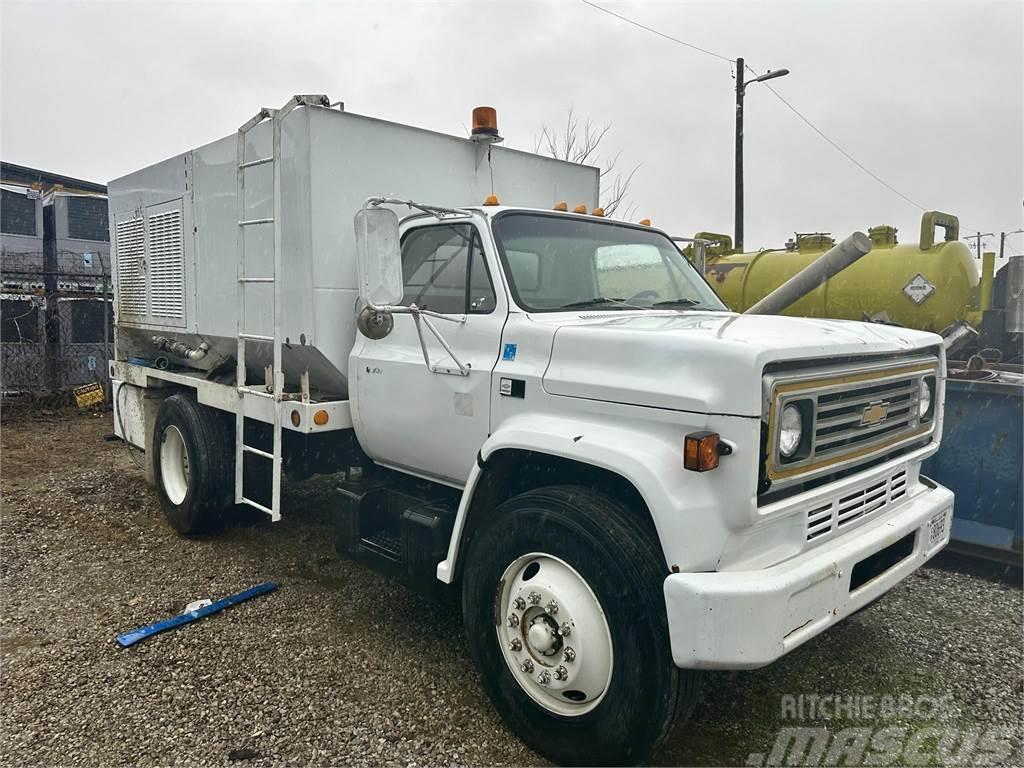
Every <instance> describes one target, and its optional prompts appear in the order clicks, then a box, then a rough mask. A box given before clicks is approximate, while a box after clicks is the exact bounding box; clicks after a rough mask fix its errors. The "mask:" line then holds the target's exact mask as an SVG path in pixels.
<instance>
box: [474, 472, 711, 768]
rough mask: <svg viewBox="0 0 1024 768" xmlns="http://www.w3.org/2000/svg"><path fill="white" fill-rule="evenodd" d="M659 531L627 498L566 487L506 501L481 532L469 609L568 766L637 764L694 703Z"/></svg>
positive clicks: (506, 692) (536, 736)
mask: <svg viewBox="0 0 1024 768" xmlns="http://www.w3.org/2000/svg"><path fill="white" fill-rule="evenodd" d="M663 564H664V558H663V555H662V553H661V548H660V546H658V542H657V539H656V536H655V535H654V533H653V531H651V530H649V527H648V526H645V525H644V524H642V523H641V522H640V520H639V519H638V518H637V516H635V515H633V514H632V513H631V512H630V511H629V510H628V509H626V508H625V507H624V506H623V505H622V504H621V503H619V502H618V501H616V500H614V499H612V498H610V497H608V496H605V495H603V494H600V493H596V492H594V491H590V490H588V489H582V488H575V487H568V486H563V487H553V488H545V489H541V490H537V491H531V492H529V493H525V494H522V495H520V496H517V497H515V498H513V499H510V500H509V501H507V502H505V503H504V504H502V505H501V506H500V507H499V508H498V509H497V510H496V511H495V516H494V520H493V522H491V523H490V524H489V525H488V527H487V528H486V529H485V530H484V531H482V532H481V533H480V534H479V535H478V536H477V537H476V539H475V540H474V541H473V543H472V545H471V547H470V551H469V552H468V554H467V560H466V570H465V573H464V578H463V612H464V615H465V619H466V629H467V633H468V635H469V645H470V650H471V653H472V654H473V656H474V660H475V661H476V663H477V666H478V668H479V671H480V675H481V678H482V680H483V684H484V687H485V688H486V690H487V692H488V694H489V695H490V697H491V699H492V701H493V702H494V704H495V707H496V708H497V709H498V711H499V712H500V714H501V715H502V717H503V718H504V719H505V721H506V722H507V723H508V724H509V725H510V726H511V727H512V729H513V730H514V731H515V732H516V733H517V734H518V735H519V737H520V738H522V739H523V741H525V742H526V743H527V744H528V745H529V746H530V747H532V748H533V749H535V750H536V751H538V752H540V753H542V754H544V755H546V756H547V757H549V758H551V759H552V760H554V761H556V762H558V763H563V764H589V765H597V764H624V763H636V762H638V761H641V760H643V759H644V758H646V757H647V756H648V754H649V753H650V752H651V750H652V749H654V748H655V747H656V746H657V745H658V744H659V743H660V742H661V740H662V739H663V738H664V737H665V736H666V735H667V734H668V733H669V731H670V730H671V728H672V726H673V724H674V723H675V722H676V721H677V720H678V719H679V718H680V717H681V716H683V715H685V714H688V712H689V711H690V709H692V706H693V704H694V702H695V701H696V695H697V680H698V678H697V673H695V672H689V671H685V670H679V669H677V668H676V667H675V666H674V665H673V664H672V658H671V650H670V647H669V639H668V622H667V618H666V616H665V606H664V598H663V597H662V582H663V581H664V578H665V567H664V565H663Z"/></svg>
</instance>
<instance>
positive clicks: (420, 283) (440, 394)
mask: <svg viewBox="0 0 1024 768" xmlns="http://www.w3.org/2000/svg"><path fill="white" fill-rule="evenodd" d="M498 274H499V273H498V262H497V256H496V254H495V253H494V250H493V245H492V244H491V241H490V238H489V237H488V236H487V232H486V231H485V230H483V229H482V228H481V227H480V226H479V224H478V222H476V221H470V220H468V219H458V220H448V221H437V220H434V219H429V220H426V221H423V222H422V223H420V222H414V223H412V224H411V225H408V226H407V227H406V228H405V229H404V231H403V233H402V275H403V281H404V287H405V295H404V298H403V301H402V303H403V305H405V306H409V305H410V304H413V303H415V304H416V306H418V307H420V308H421V309H426V310H430V311H432V312H437V313H440V314H442V315H444V316H445V317H446V318H449V319H450V320H451V321H446V320H442V319H438V318H431V319H430V322H431V323H432V324H433V325H434V327H435V328H437V330H438V331H439V332H440V333H441V335H442V336H443V337H444V339H445V341H446V342H447V343H448V345H449V347H450V348H451V350H452V352H453V353H454V355H455V357H457V358H458V361H459V362H461V363H463V364H464V365H467V366H468V367H469V372H468V374H467V375H462V374H461V373H460V372H459V369H458V365H457V364H456V361H455V360H453V359H452V357H451V356H450V355H449V354H448V353H447V352H446V351H445V350H444V347H442V345H441V344H440V343H439V342H438V341H437V339H436V338H435V337H434V336H433V334H432V333H431V332H430V331H429V329H428V328H427V327H426V326H425V325H424V326H422V327H421V329H420V330H421V331H422V342H421V335H420V334H419V333H417V328H416V320H415V318H413V317H412V316H411V315H408V314H395V315H393V316H392V318H393V320H394V327H393V329H392V331H391V333H389V334H388V335H387V336H385V337H384V338H382V339H378V340H374V339H370V338H367V337H365V336H362V335H361V334H360V335H359V337H358V338H357V339H356V344H355V346H354V348H353V352H352V358H351V360H350V377H349V387H350V389H354V392H353V400H354V407H353V410H352V412H353V419H354V422H355V426H356V434H357V435H358V436H359V442H360V444H361V445H362V447H363V450H365V451H366V453H367V454H369V455H370V457H371V458H373V459H374V460H375V461H377V462H378V463H379V464H383V465H385V466H390V467H393V468H396V469H403V470H407V471H411V472H414V473H416V474H420V475H423V476H426V477H430V478H432V479H436V480H440V481H443V482H447V483H451V484H456V485H462V484H464V483H465V481H466V479H467V478H468V477H469V472H470V469H471V468H472V466H473V462H474V461H475V459H476V455H477V452H478V451H479V450H480V447H481V446H482V445H483V443H484V441H485V440H486V439H487V436H488V433H489V423H490V386H491V372H492V371H493V369H494V366H495V364H496V362H497V359H498V351H499V347H500V342H501V331H502V327H503V326H504V324H505V319H506V317H507V314H508V304H507V300H506V298H505V295H504V291H503V290H499V288H498V285H499V282H498V281H497V280H495V279H494V278H495V277H496V276H497V275H498ZM420 322H421V323H422V322H423V321H422V319H421V321H420ZM424 346H425V347H426V351H427V355H428V356H429V359H430V362H431V364H432V367H433V369H431V368H428V366H427V363H426V362H425V361H424V351H423V349H424Z"/></svg>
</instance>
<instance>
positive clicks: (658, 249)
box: [350, 201, 952, 757]
mask: <svg viewBox="0 0 1024 768" xmlns="http://www.w3.org/2000/svg"><path fill="white" fill-rule="evenodd" d="M384 205H386V202H385V201H381V203H380V206H379V207H377V206H371V208H369V209H368V210H367V211H364V212H362V213H363V214H372V215H373V216H375V217H378V218H379V220H380V222H383V223H381V224H379V225H378V224H375V225H374V226H373V227H368V228H366V229H364V230H363V231H375V232H377V235H378V236H377V237H374V236H370V237H369V238H367V239H365V241H364V242H363V243H362V248H361V252H362V256H361V258H365V259H368V260H370V263H368V264H366V265H364V266H363V267H362V269H361V274H362V275H363V276H364V277H365V276H367V275H380V274H391V275H392V276H394V278H395V282H394V283H393V284H392V285H390V286H388V287H387V288H386V289H384V290H383V291H382V292H381V293H380V294H376V293H375V292H374V291H375V289H376V288H381V285H377V286H373V285H370V283H368V282H364V283H363V288H364V291H363V298H364V300H365V301H366V306H365V307H364V309H363V310H362V312H363V313H364V318H369V317H377V318H378V323H377V324H378V325H379V324H380V320H379V318H380V317H383V316H386V318H387V320H386V322H387V324H388V327H389V331H388V332H387V333H386V334H376V333H374V334H370V335H366V334H363V335H362V337H361V338H360V339H359V341H358V343H357V344H356V346H355V347H354V348H353V351H352V357H351V369H350V378H351V380H352V381H353V382H354V383H355V384H354V390H353V392H352V408H353V410H352V413H353V422H354V424H355V427H356V432H357V434H358V435H359V439H360V443H361V445H362V446H363V448H364V450H365V451H366V453H367V454H368V456H369V457H370V458H371V459H372V460H373V461H374V462H375V463H377V464H379V465H383V466H386V467H389V468H390V469H393V470H397V471H400V472H403V473H409V474H412V475H415V476H417V477H421V478H425V479H429V480H431V481H434V482H436V483H440V484H445V485H450V486H452V487H455V488H458V489H460V490H461V494H460V503H459V506H458V510H457V514H456V516H455V519H454V521H453V526H452V535H451V538H450V545H449V547H448V550H447V555H446V557H445V559H444V560H443V561H442V562H440V563H439V564H438V565H437V568H436V575H437V578H438V579H439V580H441V581H442V582H446V583H451V582H456V581H458V582H460V583H461V584H462V585H463V596H464V610H465V611H466V613H467V628H468V631H469V633H470V637H471V642H473V638H474V635H475V633H476V632H477V630H476V629H474V628H473V625H472V624H471V618H472V616H473V615H474V614H473V611H474V609H476V610H481V609H480V603H483V604H484V606H485V607H486V611H485V613H486V616H487V617H489V618H488V619H487V621H486V623H487V625H488V627H487V628H486V629H483V630H481V632H482V634H483V637H481V638H478V639H477V641H476V642H477V646H478V647H475V652H476V654H477V656H478V658H479V659H482V660H483V662H482V668H483V669H488V670H490V671H491V674H494V675H496V676H497V679H493V680H491V681H490V685H488V688H489V690H490V691H491V693H492V697H494V698H495V699H496V700H497V701H501V702H502V703H503V706H505V707H507V708H508V710H511V711H513V712H514V711H515V707H514V706H513V703H514V702H515V696H512V695H511V694H510V691H509V688H508V686H507V685H506V684H505V678H511V679H512V680H514V681H515V682H516V683H517V684H518V687H519V689H520V691H519V693H525V695H526V696H527V697H528V698H529V699H530V700H532V701H533V702H534V703H535V704H539V705H540V706H541V708H542V709H546V710H547V711H548V712H550V713H551V714H553V715H558V716H562V717H575V716H584V715H586V714H587V713H589V712H592V711H594V708H595V703H596V702H600V701H601V700H602V699H603V697H604V696H605V695H606V694H608V693H609V691H611V690H613V687H614V683H615V678H616V676H615V670H617V669H620V668H619V667H618V663H617V662H616V661H615V659H616V653H621V652H622V650H623V649H622V648H618V649H617V648H616V646H617V643H619V642H622V643H625V642H626V641H625V640H620V639H618V638H617V630H616V629H615V628H614V627H613V626H612V625H611V624H610V622H611V621H612V620H613V615H614V613H616V612H619V613H623V614H626V615H627V616H631V617H632V619H628V618H627V619H622V620H624V621H626V622H627V623H628V622H629V621H631V620H632V621H634V622H636V621H643V622H645V623H651V624H652V626H651V631H652V632H654V631H655V629H654V626H653V625H656V624H657V623H658V622H657V621H653V619H652V617H654V616H655V615H663V616H664V620H665V623H664V627H663V628H664V631H665V635H664V637H663V638H662V639H663V640H664V641H666V642H667V645H668V646H669V648H670V654H671V662H672V664H673V665H674V666H675V667H677V668H678V669H677V673H678V674H679V675H682V676H684V677H687V678H688V677H690V676H692V675H694V674H696V672H695V670H699V669H745V668H752V667H758V666H762V665H765V664H768V663H770V662H771V661H773V660H775V659H777V658H779V657H780V656H782V655H783V654H785V653H787V652H789V651H790V650H792V649H793V648H795V647H797V646H798V645H800V644H801V643H803V642H805V641H807V640H809V639H810V638H812V637H814V636H815V635H817V634H819V633H820V632H822V631H824V630H825V629H826V628H828V627H829V626H831V625H832V624H834V623H836V622H837V621H840V620H842V619H843V618H844V617H846V616H848V615H850V614H851V613H853V612H855V611H856V610H858V609H860V608H862V607H864V606H865V605H867V604H869V603H870V602H872V601H874V600H875V599H877V598H878V597H880V596H881V595H882V594H884V593H885V592H886V591H887V590H888V589H889V588H891V587H892V586H893V585H894V584H896V583H897V582H898V581H900V580H901V579H902V578H904V577H905V576H907V575H908V574H909V573H911V572H912V571H913V570H915V569H916V568H918V567H919V566H920V565H921V564H922V563H924V562H925V561H926V560H927V559H928V558H930V557H931V556H932V555H934V554H935V553H936V552H937V551H938V550H939V549H941V548H942V547H943V546H944V545H945V544H946V542H947V540H948V533H949V528H950V518H951V515H952V494H951V493H949V492H948V491H947V490H945V489H943V488H941V487H939V486H937V485H936V484H935V483H933V482H931V481H930V480H928V479H927V478H925V477H923V476H921V475H920V466H921V462H922V461H923V460H924V459H926V458H927V457H928V456H930V455H932V454H933V453H934V452H935V451H936V449H937V447H938V441H939V437H940V435H941V423H942V398H943V377H944V373H945V371H944V365H945V361H944V354H943V349H942V345H941V342H940V340H939V338H938V337H936V336H935V335H933V334H930V333H924V332H916V331H910V330H907V329H904V328H890V327H886V326H881V325H872V324H867V323H858V322H849V321H833V320H808V319H803V318H787V317H781V316H758V315H739V314H736V313H733V312H731V311H729V310H728V309H727V308H726V307H725V305H724V304H723V303H722V302H721V301H720V300H719V299H718V298H717V296H716V295H715V293H714V291H713V290H712V289H711V288H710V286H709V285H708V284H707V283H706V282H705V281H704V279H703V277H702V276H701V275H699V273H698V272H697V271H696V270H695V269H694V268H693V267H692V266H691V265H690V264H689V262H688V261H687V260H686V258H685V257H684V256H683V255H682V254H681V253H680V251H679V250H678V248H677V247H676V246H675V245H674V244H673V242H672V240H671V239H670V238H669V237H668V236H667V235H666V234H665V233H663V232H661V231H659V230H657V229H653V228H651V227H649V226H641V225H634V224H627V223H624V222H617V221H611V220H607V219H604V218H602V217H598V216H593V215H588V214H587V213H584V212H578V213H569V212H566V211H559V210H536V209H521V208H514V207H503V206H499V205H494V206H483V207H478V208H468V209H463V210H461V211H435V212H434V214H433V215H431V214H430V213H420V214H417V215H413V216H409V217H406V218H405V219H403V220H401V221H399V219H398V218H397V216H396V215H395V214H394V213H392V212H391V211H389V210H387V209H386V208H384ZM385 211H386V212H385ZM389 227H390V228H391V229H392V230H393V231H391V232H390V233H389V234H388V235H387V236H386V237H380V236H379V233H380V231H381V230H387V229H388V228H389ZM359 231H360V224H359V223H357V232H359ZM381 262H384V265H383V266H382V264H381ZM387 262H390V264H387ZM399 275H400V276H401V284H399V283H398V282H397V278H398V276H399ZM370 282H372V280H371V281H370ZM391 300H394V304H393V305H391V306H387V304H388V302H389V301H391ZM361 327H365V323H364V324H363V325H361ZM431 328H432V329H433V330H434V331H436V335H434V333H433V332H432V331H431V330H430V329H431ZM552 486H554V488H555V489H556V490H557V491H558V492H557V493H554V495H553V496H550V497H549V496H547V495H545V494H549V493H552V491H551V487H552ZM535 497H536V498H535ZM524 498H525V499H526V500H527V503H528V506H527V508H526V509H525V510H521V512H523V513H524V514H525V513H526V512H527V511H534V512H536V511H537V509H538V508H539V509H540V510H542V511H543V514H542V515H541V519H542V521H543V522H541V523H540V526H541V527H540V531H541V532H544V531H546V530H547V529H548V528H550V529H551V530H550V533H549V534H547V535H550V538H551V542H552V543H551V545H550V546H545V543H544V541H543V539H544V538H545V534H544V533H541V534H538V532H537V531H534V530H531V531H529V532H527V531H524V530H523V528H522V522H521V521H516V520H514V519H513V518H514V514H513V513H510V512H508V511H507V509H508V508H510V507H511V508H512V509H518V508H519V507H518V505H519V504H521V503H522V502H523V499H524ZM529 505H535V506H529ZM608 505H610V506H612V507H615V506H617V507H618V514H619V515H621V519H618V515H616V514H614V513H613V512H612V511H610V509H609V506H608ZM561 516H564V517H565V518H566V519H565V520H561V519H560V517H561ZM609 523H613V524H618V525H621V526H623V527H624V530H621V531H619V535H620V536H621V537H622V538H623V539H625V540H626V541H627V542H628V543H629V544H631V545H632V546H634V547H640V548H642V547H644V546H646V548H647V549H646V553H645V555H644V557H645V559H649V564H650V563H651V561H653V564H656V565H655V568H656V570H657V571H658V573H659V574H660V576H658V577H657V579H658V583H657V599H656V604H657V605H656V608H655V607H654V606H653V605H649V606H647V609H646V610H645V611H643V612H642V613H637V612H635V609H633V610H631V609H629V608H624V607H622V606H621V605H618V604H616V605H615V606H614V607H613V606H612V605H609V602H610V601H614V600H617V598H616V597H612V596H610V595H615V594H616V593H615V590H618V589H625V592H626V593H627V594H631V597H630V600H637V598H638V595H636V594H635V592H632V590H633V589H639V588H640V587H639V584H640V583H642V578H641V577H637V578H638V582H637V585H635V586H634V587H626V586H625V584H624V583H623V582H628V581H629V579H624V580H619V579H617V578H611V579H609V576H610V574H607V573H604V574H603V575H602V576H595V577H594V578H595V580H596V581H597V582H598V583H597V584H595V583H592V582H591V581H590V580H589V579H588V578H587V576H585V575H584V574H585V572H586V570H588V569H590V568H593V567H594V566H595V563H594V562H592V561H591V560H590V559H589V558H587V557H584V556H582V555H581V554H580V553H579V552H578V551H577V548H578V546H579V543H578V541H572V536H571V533H570V532H572V533H575V534H576V535H578V536H580V537H582V538H583V540H584V541H586V540H587V539H586V537H587V535H589V536H591V537H593V538H595V539H599V538H600V537H601V536H602V533H604V534H605V535H607V530H608V529H607V528H606V526H607V525H608V524H609ZM576 527H579V528H580V530H578V531H577V530H575V528H576ZM629 529H632V530H629ZM611 530H612V531H615V530H616V526H615V525H612V526H611ZM627 530H629V532H628V533H627V532H626V531H627ZM496 531H497V532H496ZM538 539H540V540H538ZM570 541H572V543H569V542H570ZM559 543H561V546H559ZM623 545H624V542H622V541H619V540H616V541H615V542H614V543H612V542H607V543H606V546H608V547H609V548H613V547H617V546H623ZM589 554H590V555H592V556H593V558H594V560H598V561H600V560H602V557H601V556H597V555H594V554H593V553H592V552H591V553H589ZM496 555H497V557H496ZM571 555H575V556H576V557H575V559H574V558H573V557H572V556H571ZM634 556H635V555H634ZM603 557H604V558H605V561H604V562H602V563H601V568H603V569H614V568H617V567H624V566H625V563H624V562H623V560H622V558H625V557H627V555H625V554H620V559H619V560H616V559H615V558H609V557H608V556H607V554H606V555H604V556H603ZM538 565H539V567H538ZM531 569H536V573H535V574H534V575H532V576H531V575H530V570H531ZM628 570H629V569H628V568H626V571H627V572H628ZM495 584H498V585H500V588H499V591H498V595H497V597H495V594H494V590H495V587H494V585H495ZM531 584H537V585H543V589H540V588H539V586H538V588H537V589H534V588H533V587H531V586H530V585H531ZM613 585H614V586H613ZM648 586H649V587H651V586H652V585H650V584H648ZM609 589H611V590H613V591H612V592H611V593H609V591H608V590H609ZM649 597H650V596H648V598H649ZM627 602H628V601H627ZM641 602H642V601H641ZM567 605H572V606H573V610H574V611H576V612H579V613H580V614H581V618H579V619H578V620H574V621H573V622H572V623H571V624H570V625H569V627H568V630H567V631H565V630H566V627H565V626H564V621H563V619H564V617H565V616H566V615H567V611H566V606H567ZM662 612H663V613H662ZM641 615H643V616H645V617H646V618H643V619H642V618H641ZM481 620H483V618H481ZM524 627H525V629H524ZM538 627H540V628H538ZM569 638H573V639H572V641H571V642H572V645H571V646H570V645H569V643H570V639H569ZM492 646H493V647H492ZM566 647H568V648H570V650H571V651H572V653H571V654H570V655H571V657H572V661H571V663H569V662H566V661H565V660H564V658H562V657H561V656H558V657H556V658H555V659H553V660H551V661H550V663H549V662H548V657H547V656H546V655H545V654H548V653H549V652H550V650H551V649H552V648H561V649H564V648H566ZM495 650H497V651H499V652H495ZM633 650H634V651H635V652H636V653H638V654H640V653H641V650H640V648H639V647H634V648H633ZM562 653H563V654H564V650H563V651H562ZM502 658H503V659H504V665H502V664H500V663H498V661H499V660H500V659H502ZM490 661H494V665H493V666H492V665H491V664H490V663H489V662H490ZM629 663H630V664H637V663H640V662H639V661H638V658H637V657H635V656H634V657H632V658H631V659H630V662H629ZM602 665H603V666H602ZM641 666H643V665H642V664H641ZM494 667H497V670H494ZM483 674H484V676H485V683H486V682H487V678H488V672H483ZM619 674H620V675H622V674H624V672H623V671H621V670H620V672H619ZM581 681H585V684H584V683H583V682H581ZM682 687H683V688H686V687H687V686H686V685H683V686H682ZM513 690H514V689H513ZM569 694H572V695H573V696H578V700H569V701H566V696H567V695H569ZM637 705H638V706H639V704H637ZM505 714H506V717H508V718H509V719H513V720H514V717H515V715H514V714H510V713H509V711H506V712H505ZM605 746H607V745H605ZM573 754H576V753H573ZM587 754H588V755H590V754H591V753H589V752H588V753H587ZM591 756H592V755H591ZM563 757H565V755H563Z"/></svg>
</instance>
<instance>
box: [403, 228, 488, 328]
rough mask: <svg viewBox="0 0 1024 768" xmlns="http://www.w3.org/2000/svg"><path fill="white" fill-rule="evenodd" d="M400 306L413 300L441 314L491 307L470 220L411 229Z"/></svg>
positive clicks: (485, 310)
mask: <svg viewBox="0 0 1024 768" xmlns="http://www.w3.org/2000/svg"><path fill="white" fill-rule="evenodd" d="M402 278H403V281H404V283H405V297H404V298H403V299H402V304H403V305H404V306H409V305H410V304H416V306H418V307H421V308H423V309H429V310H432V311H434V312H441V313H443V314H452V315H460V314H487V313H489V312H493V311H494V304H495V301H494V287H493V286H492V285H491V278H490V275H489V274H488V273H487V264H486V263H485V261H484V255H483V249H482V248H481V246H480V235H479V233H478V232H477V231H476V228H475V227H473V226H472V225H471V224H443V225H438V226H431V227H423V228H421V229H414V230H413V231H412V232H410V233H409V234H407V235H406V236H405V239H404V241H403V243H402Z"/></svg>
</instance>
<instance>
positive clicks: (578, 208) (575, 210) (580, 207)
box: [572, 205, 587, 213]
mask: <svg viewBox="0 0 1024 768" xmlns="http://www.w3.org/2000/svg"><path fill="white" fill-rule="evenodd" d="M572 212H573V213H586V212H587V206H585V205H577V206H576V207H575V208H573V209H572Z"/></svg>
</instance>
